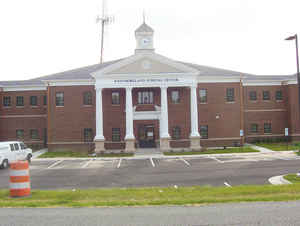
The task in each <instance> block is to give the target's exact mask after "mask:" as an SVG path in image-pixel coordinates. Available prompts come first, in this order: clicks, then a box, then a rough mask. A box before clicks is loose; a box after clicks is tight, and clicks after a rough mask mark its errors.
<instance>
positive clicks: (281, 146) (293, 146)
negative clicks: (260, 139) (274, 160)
mask: <svg viewBox="0 0 300 226" xmlns="http://www.w3.org/2000/svg"><path fill="white" fill-rule="evenodd" d="M255 145H256V146H260V147H264V148H268V149H271V150H272V151H291V150H297V149H299V148H300V147H299V143H289V145H288V147H287V145H286V143H284V142H279V143H256V144H255Z"/></svg>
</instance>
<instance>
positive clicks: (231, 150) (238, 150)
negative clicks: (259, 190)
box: [164, 146, 259, 155]
mask: <svg viewBox="0 0 300 226" xmlns="http://www.w3.org/2000/svg"><path fill="white" fill-rule="evenodd" d="M247 152H259V151H257V150H254V149H252V148H250V147H246V146H245V147H243V148H239V147H238V148H226V149H207V150H205V151H187V152H164V155H204V154H224V153H247Z"/></svg>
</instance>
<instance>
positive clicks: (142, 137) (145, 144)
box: [138, 125, 156, 148]
mask: <svg viewBox="0 0 300 226" xmlns="http://www.w3.org/2000/svg"><path fill="white" fill-rule="evenodd" d="M138 139H139V147H140V148H154V147H156V144H155V135H154V125H139V136H138Z"/></svg>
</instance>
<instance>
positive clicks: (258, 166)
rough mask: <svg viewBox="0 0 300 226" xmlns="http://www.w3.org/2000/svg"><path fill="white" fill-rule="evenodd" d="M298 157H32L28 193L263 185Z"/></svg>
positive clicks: (5, 174) (292, 167)
mask: <svg viewBox="0 0 300 226" xmlns="http://www.w3.org/2000/svg"><path fill="white" fill-rule="evenodd" d="M299 168H300V158H299V157H297V156H280V155H276V156H275V155H273V156H271V155H263V154H261V155H259V156H258V155H257V156H256V157H253V156H244V157H241V156H220V157H201V158H199V157H195V158H193V157H178V158H172V159H166V158H152V157H151V158H144V159H130V158H120V159H118V158H116V159H98V158H95V159H75V160H74V159H73V160H66V159H34V160H33V161H32V163H31V164H30V175H31V185H32V188H33V189H73V188H101V187H140V186H147V187H149V186H174V185H177V186H192V185H209V186H228V185H229V186H233V185H240V184H268V183H269V182H268V178H269V177H272V176H275V175H281V174H286V173H295V172H297V171H298V170H299ZM8 187H9V170H8V169H6V170H0V188H8Z"/></svg>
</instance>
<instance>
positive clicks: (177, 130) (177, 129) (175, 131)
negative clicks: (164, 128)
mask: <svg viewBox="0 0 300 226" xmlns="http://www.w3.org/2000/svg"><path fill="white" fill-rule="evenodd" d="M172 137H173V139H174V140H179V139H180V138H181V129H180V127H179V126H175V127H174V128H173V134H172Z"/></svg>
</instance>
